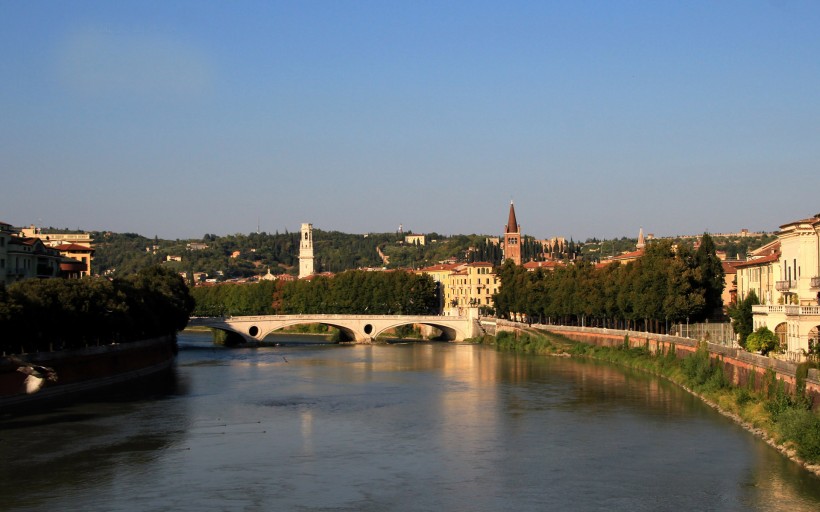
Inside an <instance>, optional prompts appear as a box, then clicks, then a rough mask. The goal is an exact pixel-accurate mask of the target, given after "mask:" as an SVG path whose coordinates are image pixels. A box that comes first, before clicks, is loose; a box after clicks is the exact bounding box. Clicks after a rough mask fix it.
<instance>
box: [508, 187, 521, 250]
mask: <svg viewBox="0 0 820 512" xmlns="http://www.w3.org/2000/svg"><path fill="white" fill-rule="evenodd" d="M504 259H505V260H512V261H513V263H515V264H516V265H520V264H521V225H520V224H518V220H517V219H516V218H515V206H514V205H513V202H512V201H510V214H509V217H508V218H507V225H506V226H504Z"/></svg>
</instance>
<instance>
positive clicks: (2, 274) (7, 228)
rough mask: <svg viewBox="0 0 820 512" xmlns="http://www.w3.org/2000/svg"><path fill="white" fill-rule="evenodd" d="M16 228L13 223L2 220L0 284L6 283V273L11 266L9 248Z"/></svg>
mask: <svg viewBox="0 0 820 512" xmlns="http://www.w3.org/2000/svg"><path fill="white" fill-rule="evenodd" d="M13 235H14V229H13V228H12V226H11V224H6V223H5V222H0V286H2V285H5V284H6V275H7V273H8V269H9V268H10V266H11V265H10V263H9V257H8V248H9V242H10V241H11V237H12V236H13Z"/></svg>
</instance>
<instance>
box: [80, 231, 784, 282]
mask: <svg viewBox="0 0 820 512" xmlns="http://www.w3.org/2000/svg"><path fill="white" fill-rule="evenodd" d="M92 238H93V240H94V248H95V255H94V263H93V265H92V270H93V272H94V273H95V274H109V275H129V274H132V273H134V272H136V271H138V270H139V269H141V268H145V267H147V266H150V265H154V264H162V265H163V266H165V267H167V268H170V269H171V270H174V271H177V272H185V273H188V274H193V273H199V272H203V273H205V274H206V275H207V276H208V277H209V278H215V279H217V280H228V279H233V278H247V277H251V276H260V275H264V274H266V273H267V271H268V269H270V272H271V273H272V274H296V273H297V271H298V263H299V262H298V259H299V233H289V232H285V233H278V232H276V233H273V234H271V233H264V232H262V233H250V234H235V235H225V236H217V235H214V234H205V235H204V236H203V237H202V238H201V239H195V240H164V239H158V238H156V237H154V238H148V237H145V236H141V235H138V234H134V233H112V232H93V233H92ZM713 239H714V242H715V246H716V248H717V250H724V251H726V253H727V255H729V257H734V255H736V254H740V255H741V256H743V255H745V254H746V253H747V252H749V251H750V250H753V249H755V248H757V247H760V246H762V245H763V244H764V243H768V242H769V241H771V240H773V239H774V235H766V236H762V237H761V236H751V237H743V238H740V237H734V238H732V237H720V236H716V237H713ZM313 241H314V255H315V260H314V261H315V269H316V272H333V273H339V272H343V271H345V270H352V269H358V268H368V267H387V268H390V269H397V268H421V267H425V266H429V265H435V264H437V263H439V262H442V261H445V260H454V261H457V262H475V261H486V262H489V263H492V264H493V265H496V266H500V265H501V263H502V257H503V254H502V251H501V247H500V246H499V245H498V244H497V243H496V242H495V241H494V240H492V239H491V238H490V237H488V236H486V235H476V234H473V235H451V236H447V235H441V234H438V233H428V234H427V235H426V243H425V244H424V245H420V244H408V243H405V241H404V234H403V233H369V234H364V235H362V234H350V233H342V232H339V231H323V230H320V229H314V231H313ZM672 242H673V243H676V244H679V245H682V246H686V247H691V246H692V244H693V243H694V240H691V239H678V240H672ZM636 243H637V240H636V239H634V238H626V237H622V238H620V239H613V240H597V239H590V240H587V241H586V242H583V243H582V242H575V241H573V240H572V239H570V240H569V241H568V242H566V243H565V244H564V246H563V247H562V250H560V251H559V250H556V251H555V252H553V253H551V254H549V255H548V256H549V257H552V258H555V259H563V260H569V259H573V260H579V259H580V260H587V261H593V262H594V261H598V260H599V259H601V257H602V256H603V257H607V256H611V255H613V254H614V255H618V254H621V253H623V252H628V251H633V250H635V244H636ZM521 248H522V257H523V259H524V261H529V260H536V261H538V260H543V259H544V258H545V257H547V255H545V254H544V252H543V249H542V247H541V245H540V244H539V243H537V241H536V240H535V239H534V238H533V237H530V236H524V237H523V239H522V247H521Z"/></svg>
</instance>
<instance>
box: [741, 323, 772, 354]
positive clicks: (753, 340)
mask: <svg viewBox="0 0 820 512" xmlns="http://www.w3.org/2000/svg"><path fill="white" fill-rule="evenodd" d="M779 345H780V342H779V340H778V339H777V335H776V334H775V333H773V332H772V331H770V330H769V329H768V328H767V327H765V326H763V327H760V328H758V329H757V330H756V331H755V332H753V333H752V334H750V335H749V336H747V337H746V350H748V351H749V352H760V353H761V354H763V355H764V356H765V355H766V354H768V353H769V352H771V351H772V350H775V349H778V348H779Z"/></svg>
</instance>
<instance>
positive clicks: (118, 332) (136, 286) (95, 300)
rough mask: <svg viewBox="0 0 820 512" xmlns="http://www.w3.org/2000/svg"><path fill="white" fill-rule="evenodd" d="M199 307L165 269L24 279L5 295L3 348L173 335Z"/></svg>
mask: <svg viewBox="0 0 820 512" xmlns="http://www.w3.org/2000/svg"><path fill="white" fill-rule="evenodd" d="M193 305H194V303H193V298H192V297H191V295H190V293H189V292H188V288H187V286H186V285H185V282H184V281H183V280H182V278H181V277H180V276H179V275H178V274H176V273H174V272H171V271H169V270H167V269H164V268H161V267H148V268H146V269H144V270H142V271H140V272H137V273H136V274H133V275H131V276H128V277H126V278H123V279H114V280H108V279H103V278H97V277H93V278H84V279H81V280H79V279H72V280H69V279H44V280H38V279H29V280H24V281H20V282H17V283H14V284H12V285H11V286H9V287H8V289H7V290H6V292H5V293H2V294H0V332H3V333H4V336H3V338H2V341H0V350H2V351H4V352H7V353H15V352H17V351H21V352H36V351H45V350H50V349H51V348H53V349H60V348H66V349H71V348H80V347H84V346H87V345H98V344H108V343H112V342H119V343H122V342H129V341H134V340H139V339H145V338H149V337H154V336H160V335H166V334H173V333H174V332H176V331H177V330H180V329H183V328H184V327H185V326H186V325H187V323H188V316H189V314H190V313H191V311H192V310H193ZM4 311H5V312H8V311H13V312H14V314H13V315H5V314H3V312H4Z"/></svg>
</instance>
